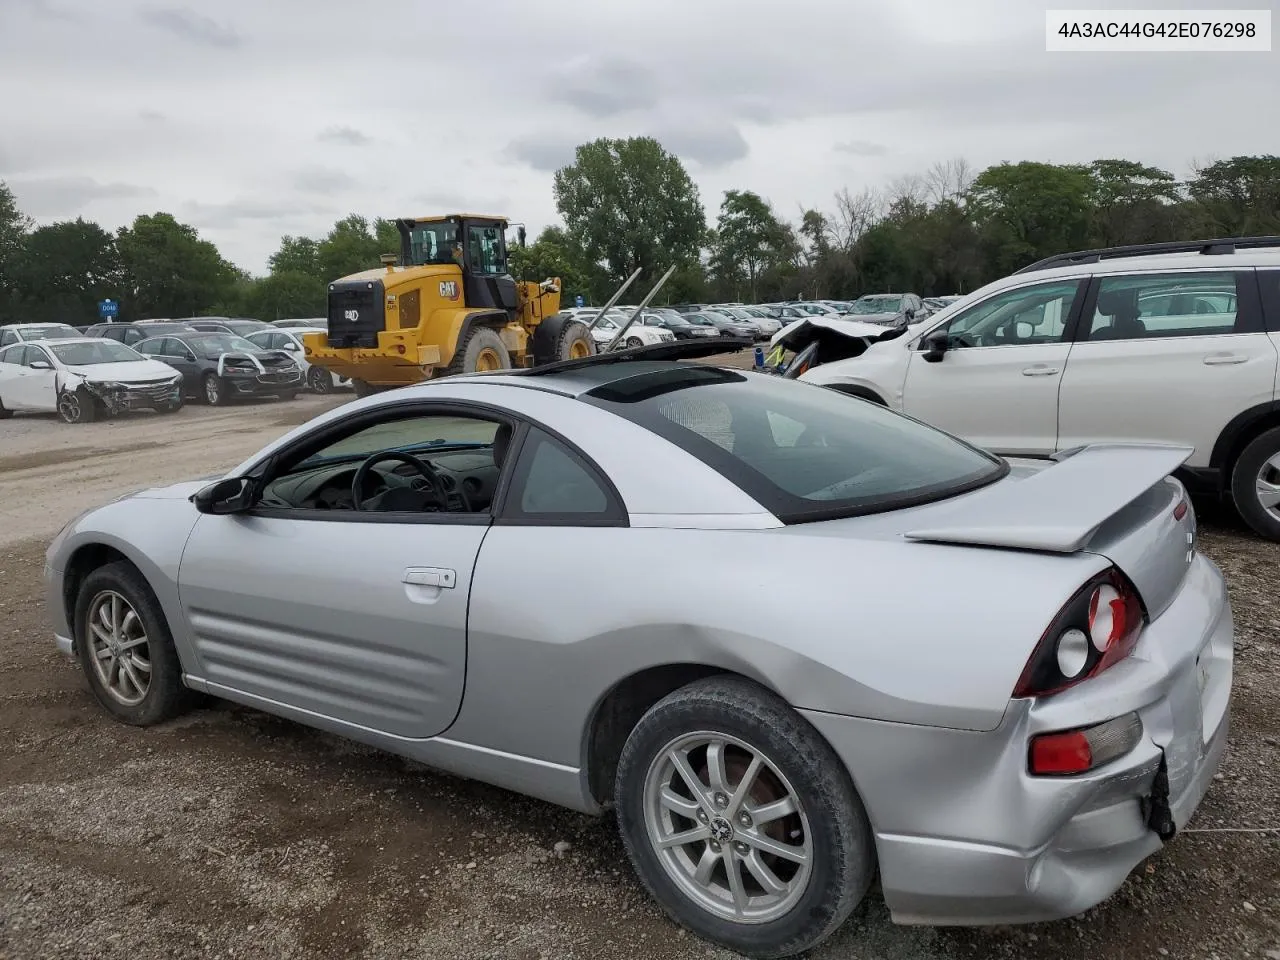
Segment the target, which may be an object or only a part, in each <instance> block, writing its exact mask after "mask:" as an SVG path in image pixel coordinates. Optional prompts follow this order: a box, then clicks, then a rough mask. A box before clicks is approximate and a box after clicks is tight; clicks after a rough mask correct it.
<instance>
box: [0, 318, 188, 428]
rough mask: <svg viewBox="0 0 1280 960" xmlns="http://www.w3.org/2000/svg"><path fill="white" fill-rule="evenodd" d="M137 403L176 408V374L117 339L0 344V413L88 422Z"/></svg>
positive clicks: (178, 386) (179, 403)
mask: <svg viewBox="0 0 1280 960" xmlns="http://www.w3.org/2000/svg"><path fill="white" fill-rule="evenodd" d="M141 407H150V408H151V409H154V410H157V411H159V412H160V413H172V412H174V411H175V410H179V409H181V407H182V377H181V375H180V374H179V373H178V371H177V370H174V369H173V367H171V366H169V365H168V364H167V363H162V362H161V361H159V360H150V359H148V358H146V357H144V356H143V355H142V354H140V353H138V352H137V351H136V350H134V349H133V348H132V347H126V346H125V345H124V344H123V343H117V342H116V341H114V340H107V339H105V338H102V337H78V338H76V339H71V338H67V339H62V340H48V341H40V342H37V343H16V344H13V345H11V346H8V347H5V348H4V349H3V350H0V419H4V418H5V417H10V416H12V415H13V412H14V411H15V410H29V411H34V412H41V413H57V414H58V416H60V417H61V418H62V419H63V420H64V421H66V422H67V423H89V422H90V421H93V420H96V419H98V418H99V417H101V416H113V415H114V414H117V413H121V412H123V411H125V410H136V409H139V408H141Z"/></svg>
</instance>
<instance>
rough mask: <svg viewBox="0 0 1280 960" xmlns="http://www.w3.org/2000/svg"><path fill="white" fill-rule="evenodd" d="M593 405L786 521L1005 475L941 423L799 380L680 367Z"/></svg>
mask: <svg viewBox="0 0 1280 960" xmlns="http://www.w3.org/2000/svg"><path fill="white" fill-rule="evenodd" d="M584 399H586V400H587V401H588V402H590V403H594V404H595V405H596V406H600V407H603V408H604V409H606V410H609V411H611V412H613V413H616V414H618V415H619V416H621V417H624V418H625V419H627V420H631V421H633V422H634V423H637V424H639V425H641V426H643V427H645V428H646V429H649V430H652V431H653V432H654V433H657V434H659V435H660V436H662V437H665V438H666V439H668V440H670V441H671V442H672V443H674V444H676V445H677V446H679V447H681V448H682V449H684V450H686V451H687V452H688V453H690V454H692V455H693V456H695V457H697V458H698V459H699V460H702V461H703V462H704V463H706V464H707V465H709V466H711V467H712V468H714V469H715V470H717V471H718V472H720V473H721V474H723V475H724V476H725V477H727V478H728V479H729V480H731V481H732V482H734V483H735V484H737V485H738V486H739V487H741V488H742V489H743V490H744V491H746V492H747V493H748V494H750V495H751V496H752V497H753V498H755V499H756V500H757V501H759V502H760V503H761V504H762V505H763V506H765V507H766V508H768V509H769V510H770V512H772V513H773V514H774V515H775V516H777V517H778V518H779V519H780V520H782V521H783V522H785V523H798V522H803V521H806V520H826V519H831V518H834V517H841V516H857V515H859V514H864V513H876V512H879V511H883V510H890V509H893V508H895V507H904V506H909V505H912V504H917V503H927V502H930V501H933V500H941V499H943V498H945V497H949V496H954V495H956V494H959V493H963V492H965V491H967V490H972V489H975V488H976V487H979V486H982V485H984V484H986V483H989V482H991V481H994V480H997V479H999V478H1000V477H1002V476H1004V474H1005V473H1006V472H1007V471H1008V466H1007V464H1005V462H1004V461H1003V460H1000V459H999V458H997V457H993V456H991V455H990V454H987V453H983V452H982V451H980V450H977V449H975V448H974V447H970V446H969V445H968V444H965V443H963V442H961V441H960V440H957V439H955V438H954V437H951V436H949V435H948V434H945V433H942V432H941V431H939V430H935V429H934V428H933V427H929V426H926V425H925V424H923V423H920V422H918V421H916V420H912V419H910V418H908V417H904V416H901V415H900V414H897V413H894V412H892V411H890V410H887V409H885V408H884V407H881V406H878V405H876V404H873V403H869V402H867V401H865V400H859V399H857V398H855V397H850V396H846V395H844V394H841V393H837V392H836V391H834V390H830V389H828V388H826V387H820V386H817V385H814V384H807V383H799V382H797V381H794V380H781V379H779V378H776V377H769V376H764V375H755V374H752V375H747V374H742V373H738V372H736V371H732V370H722V369H717V368H710V367H692V366H688V365H681V366H680V367H679V368H673V369H670V370H662V371H658V372H654V373H646V374H640V375H637V376H634V377H631V378H629V379H626V380H622V381H619V382H616V383H612V384H608V385H607V386H604V387H597V388H596V389H595V390H592V391H590V392H589V393H587V394H586V395H585V397H584Z"/></svg>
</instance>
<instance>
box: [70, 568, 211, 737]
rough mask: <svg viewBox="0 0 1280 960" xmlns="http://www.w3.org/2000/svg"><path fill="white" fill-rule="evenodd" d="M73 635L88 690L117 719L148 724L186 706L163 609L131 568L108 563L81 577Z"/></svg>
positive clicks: (179, 667)
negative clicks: (81, 582)
mask: <svg viewBox="0 0 1280 960" xmlns="http://www.w3.org/2000/svg"><path fill="white" fill-rule="evenodd" d="M75 634H76V652H77V654H78V655H79V658H80V666H81V668H82V669H83V670H84V675H85V678H86V679H87V681H88V683H89V688H90V689H91V690H92V691H93V695H94V696H95V697H96V698H97V700H98V702H99V703H100V704H102V706H103V707H105V708H106V709H107V711H108V712H109V713H111V714H112V715H113V716H114V717H115V718H116V719H117V720H121V721H123V722H124V723H130V724H133V725H135V726H150V725H152V724H155V723H160V722H161V721H163V720H168V719H169V718H170V717H173V716H175V715H177V714H178V713H180V712H181V711H182V710H183V709H185V708H186V707H187V706H189V705H190V703H191V701H192V695H191V693H190V691H188V690H187V689H186V687H184V686H183V685H182V665H181V663H180V662H179V661H178V653H177V650H176V649H175V648H174V646H173V636H172V635H171V634H170V632H169V624H168V622H167V621H166V620H165V617H164V611H163V610H162V609H161V608H160V603H159V601H158V600H157V599H156V597H155V594H154V593H153V592H152V590H151V587H150V585H149V584H148V583H147V582H146V580H144V579H143V577H142V574H140V573H139V572H138V571H137V569H136V568H135V567H134V566H133V565H132V564H130V563H127V562H123V561H121V562H116V563H111V564H107V565H106V566H105V567H100V568H98V569H97V570H95V571H93V572H92V573H91V574H89V575H88V576H87V577H85V580H84V584H83V585H82V586H81V587H80V592H79V594H78V595H77V597H76V609H75Z"/></svg>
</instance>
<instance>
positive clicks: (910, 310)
mask: <svg viewBox="0 0 1280 960" xmlns="http://www.w3.org/2000/svg"><path fill="white" fill-rule="evenodd" d="M902 312H903V313H904V314H906V317H907V320H909V321H910V320H914V319H915V318H916V308H915V307H907V309H905V310H903V311H902Z"/></svg>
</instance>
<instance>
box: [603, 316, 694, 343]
mask: <svg viewBox="0 0 1280 960" xmlns="http://www.w3.org/2000/svg"><path fill="white" fill-rule="evenodd" d="M624 323H626V318H625V317H615V316H614V315H612V314H610V315H609V316H606V317H597V318H596V319H595V320H593V321H591V338H592V339H593V340H595V342H596V346H597V347H599V348H600V349H602V350H603V349H604V348H605V347H607V346H608V345H609V341H611V340H612V339H613V338H614V337H616V336H617V335H618V331H619V330H621V329H622V325H623V324H624ZM675 338H676V335H675V334H674V333H672V332H671V331H670V330H667V329H666V328H664V327H651V326H647V325H646V324H643V323H641V322H640V318H638V317H637V318H636V322H635V323H633V324H632V325H631V326H630V327H628V328H627V335H626V337H625V338H624V339H623V341H622V342H621V343H620V344H618V349H626V348H628V347H649V346H652V345H653V344H655V343H666V342H668V341H674V340H675Z"/></svg>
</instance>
